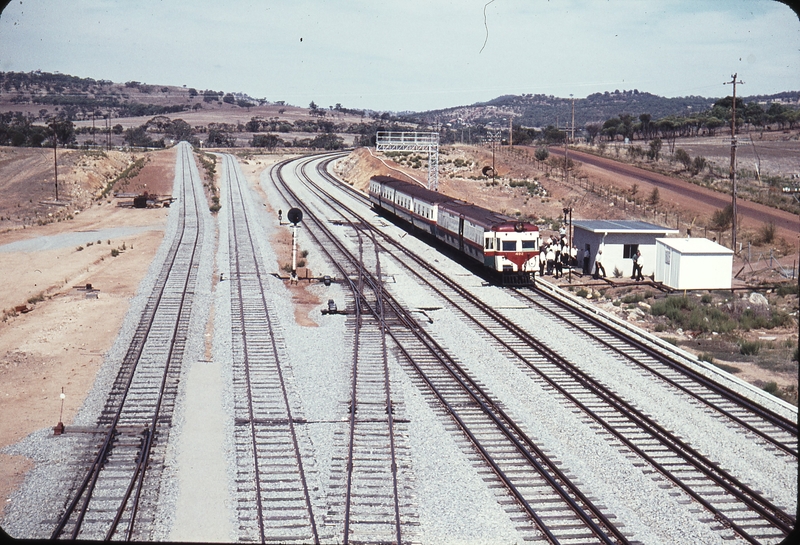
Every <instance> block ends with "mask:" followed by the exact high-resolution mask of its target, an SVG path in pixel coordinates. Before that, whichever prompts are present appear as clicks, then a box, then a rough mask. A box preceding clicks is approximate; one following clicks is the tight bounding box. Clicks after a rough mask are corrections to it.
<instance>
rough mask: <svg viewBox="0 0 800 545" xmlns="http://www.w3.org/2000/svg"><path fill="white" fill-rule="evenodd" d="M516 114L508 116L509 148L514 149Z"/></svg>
mask: <svg viewBox="0 0 800 545" xmlns="http://www.w3.org/2000/svg"><path fill="white" fill-rule="evenodd" d="M513 121H514V114H508V148H509V149H514V125H513Z"/></svg>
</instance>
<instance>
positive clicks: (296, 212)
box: [286, 208, 303, 283]
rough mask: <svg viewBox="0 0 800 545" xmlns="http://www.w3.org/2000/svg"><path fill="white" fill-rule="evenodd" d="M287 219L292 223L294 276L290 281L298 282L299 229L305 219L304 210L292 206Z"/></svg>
mask: <svg viewBox="0 0 800 545" xmlns="http://www.w3.org/2000/svg"><path fill="white" fill-rule="evenodd" d="M286 219H288V220H289V221H290V222H291V223H292V277H291V280H290V282H294V283H297V229H298V228H299V227H300V226H299V225H298V223H300V222H301V221H303V211H302V210H300V209H299V208H290V209H289V212H287V213H286Z"/></svg>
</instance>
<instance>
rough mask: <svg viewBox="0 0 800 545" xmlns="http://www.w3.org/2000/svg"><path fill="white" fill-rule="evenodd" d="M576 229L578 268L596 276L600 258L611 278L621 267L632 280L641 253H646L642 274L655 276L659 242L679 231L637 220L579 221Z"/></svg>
mask: <svg viewBox="0 0 800 545" xmlns="http://www.w3.org/2000/svg"><path fill="white" fill-rule="evenodd" d="M572 226H573V236H572V243H573V245H574V246H575V247H576V248H577V249H578V267H579V268H582V269H583V272H584V274H592V273H594V267H595V262H596V261H597V258H598V256H599V257H600V262H601V263H602V264H603V268H604V269H605V271H606V276H609V277H611V276H613V275H614V268H617V269H618V270H620V271H621V272H622V276H623V277H628V278H630V277H631V276H632V275H633V256H634V255H635V254H636V251H637V250H639V251H640V252H642V257H641V258H640V261H639V263H640V265H642V274H643V275H644V276H650V275H652V274H654V273H655V267H656V239H658V238H662V237H666V236H668V235H675V234H677V233H678V230H677V229H669V228H668V227H661V226H660V225H655V224H653V223H647V222H645V221H636V220H575V221H573V222H572ZM601 252H602V253H601ZM581 256H582V257H581Z"/></svg>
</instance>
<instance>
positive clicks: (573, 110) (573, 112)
mask: <svg viewBox="0 0 800 545" xmlns="http://www.w3.org/2000/svg"><path fill="white" fill-rule="evenodd" d="M569 98H571V99H572V135H571V136H570V138H569V143H570V144H574V143H575V99H574V98H572V93H570V94H569Z"/></svg>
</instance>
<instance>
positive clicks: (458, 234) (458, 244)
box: [369, 176, 539, 284]
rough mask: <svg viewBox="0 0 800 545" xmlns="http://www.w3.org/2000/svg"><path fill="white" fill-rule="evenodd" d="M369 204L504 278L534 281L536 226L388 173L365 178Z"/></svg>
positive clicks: (536, 244) (504, 279) (509, 280)
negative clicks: (367, 179) (396, 177)
mask: <svg viewBox="0 0 800 545" xmlns="http://www.w3.org/2000/svg"><path fill="white" fill-rule="evenodd" d="M369 197H370V201H371V202H372V205H373V208H375V209H376V210H378V211H380V212H382V213H384V214H386V215H389V216H393V217H395V218H398V219H400V220H402V221H404V222H406V223H408V224H410V225H412V226H413V227H415V228H416V229H419V230H420V231H422V232H424V233H427V234H429V235H431V236H433V237H436V238H437V239H438V240H440V241H441V242H443V243H444V244H446V245H448V246H450V247H452V248H454V249H455V250H456V251H458V252H459V253H460V254H462V255H464V256H466V257H467V258H469V259H470V260H472V261H476V262H478V263H479V264H480V265H481V266H483V267H485V268H487V269H491V270H492V271H493V272H494V273H495V274H496V275H498V276H500V277H501V278H502V280H503V283H508V284H528V283H531V282H533V271H535V270H536V269H538V263H539V228H538V227H536V225H533V224H532V223H529V222H524V221H517V220H515V219H513V218H511V217H509V216H505V215H503V214H498V213H497V212H493V211H491V210H487V209H485V208H482V207H480V206H476V205H474V204H470V203H467V202H464V201H461V200H459V199H455V198H453V197H449V196H447V195H443V194H441V193H438V192H435V191H430V190H428V189H425V188H424V187H421V186H418V185H416V184H411V183H408V182H404V181H402V180H397V179H395V178H392V177H389V176H373V177H372V178H371V179H370V183H369Z"/></svg>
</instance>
